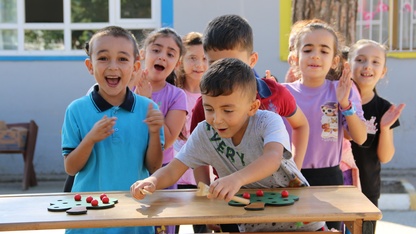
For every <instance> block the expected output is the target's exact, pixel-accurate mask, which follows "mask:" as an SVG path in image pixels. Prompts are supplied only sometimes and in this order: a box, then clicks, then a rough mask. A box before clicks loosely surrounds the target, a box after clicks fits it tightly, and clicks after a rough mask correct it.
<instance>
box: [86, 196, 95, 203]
mask: <svg viewBox="0 0 416 234" xmlns="http://www.w3.org/2000/svg"><path fill="white" fill-rule="evenodd" d="M93 199H94V198H93V197H91V196H88V197H87V198H86V199H85V201H87V202H88V203H91V201H92V200H93Z"/></svg>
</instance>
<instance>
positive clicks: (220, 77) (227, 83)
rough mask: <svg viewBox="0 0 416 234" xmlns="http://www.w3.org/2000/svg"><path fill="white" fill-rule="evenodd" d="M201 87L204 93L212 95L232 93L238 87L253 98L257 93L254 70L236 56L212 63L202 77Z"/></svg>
mask: <svg viewBox="0 0 416 234" xmlns="http://www.w3.org/2000/svg"><path fill="white" fill-rule="evenodd" d="M200 88H201V94H202V95H207V96H211V97H218V96H221V95H224V96H227V95H231V94H232V93H233V92H234V91H235V90H236V89H238V88H239V89H241V90H242V91H243V93H244V94H246V95H247V96H248V97H250V98H251V97H252V98H253V100H254V99H255V98H256V94H257V83H256V77H255V76H254V72H253V70H252V69H251V67H250V66H249V65H247V64H246V63H244V62H243V61H241V60H239V59H235V58H223V59H220V60H217V61H215V62H214V63H213V64H211V66H210V67H209V68H208V70H207V71H206V72H205V73H204V75H203V77H202V79H201V83H200Z"/></svg>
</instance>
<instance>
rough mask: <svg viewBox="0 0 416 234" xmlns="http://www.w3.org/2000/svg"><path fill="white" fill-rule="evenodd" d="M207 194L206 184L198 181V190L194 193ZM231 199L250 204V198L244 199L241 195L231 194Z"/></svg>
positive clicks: (198, 194)
mask: <svg viewBox="0 0 416 234" xmlns="http://www.w3.org/2000/svg"><path fill="white" fill-rule="evenodd" d="M208 194H209V186H208V185H207V184H204V183H203V182H201V181H200V182H198V190H197V191H196V195H197V196H206V195H208ZM231 200H233V201H235V202H239V203H242V204H246V205H248V204H250V200H249V199H245V198H242V197H237V196H233V197H232V198H231Z"/></svg>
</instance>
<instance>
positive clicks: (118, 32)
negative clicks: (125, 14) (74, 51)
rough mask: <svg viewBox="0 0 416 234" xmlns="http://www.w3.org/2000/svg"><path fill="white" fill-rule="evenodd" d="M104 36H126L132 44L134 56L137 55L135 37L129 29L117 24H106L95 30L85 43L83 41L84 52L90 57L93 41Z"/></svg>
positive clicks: (137, 49) (137, 48)
mask: <svg viewBox="0 0 416 234" xmlns="http://www.w3.org/2000/svg"><path fill="white" fill-rule="evenodd" d="M104 36H113V37H124V38H126V39H127V40H129V41H131V43H132V44H133V49H134V52H133V53H134V54H133V55H134V58H137V56H138V55H139V47H138V45H137V41H136V37H135V36H134V35H133V34H132V33H131V32H130V31H128V30H126V29H124V28H122V27H118V26H108V27H105V28H102V29H100V30H98V31H97V32H95V33H94V35H92V37H91V38H90V40H89V41H88V42H87V43H85V52H86V53H87V55H88V56H89V57H90V58H91V54H92V48H93V44H94V41H95V40H96V39H97V38H100V37H104Z"/></svg>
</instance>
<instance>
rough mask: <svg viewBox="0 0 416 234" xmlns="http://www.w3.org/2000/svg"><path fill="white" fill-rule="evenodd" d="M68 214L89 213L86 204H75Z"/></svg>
mask: <svg viewBox="0 0 416 234" xmlns="http://www.w3.org/2000/svg"><path fill="white" fill-rule="evenodd" d="M66 213H67V214H70V215H80V214H86V213H87V207H85V206H75V207H72V208H71V209H69V210H67V211H66Z"/></svg>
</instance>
